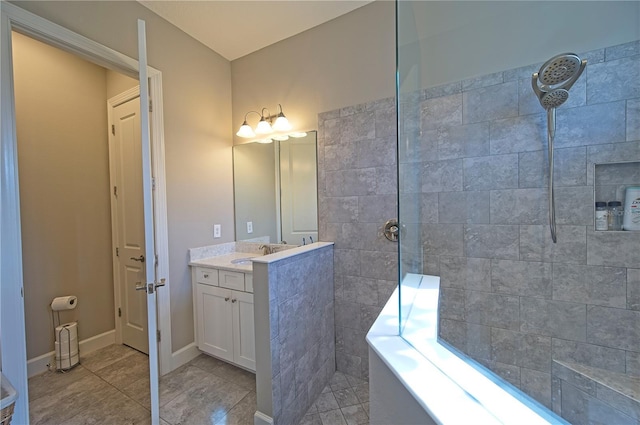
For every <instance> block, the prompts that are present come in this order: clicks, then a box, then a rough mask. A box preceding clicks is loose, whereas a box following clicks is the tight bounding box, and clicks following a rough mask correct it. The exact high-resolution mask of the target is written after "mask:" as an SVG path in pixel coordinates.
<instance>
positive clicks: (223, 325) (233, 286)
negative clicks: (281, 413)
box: [192, 267, 256, 371]
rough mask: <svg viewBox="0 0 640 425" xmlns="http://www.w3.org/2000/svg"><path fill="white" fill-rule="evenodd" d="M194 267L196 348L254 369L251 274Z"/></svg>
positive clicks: (254, 350)
mask: <svg viewBox="0 0 640 425" xmlns="http://www.w3.org/2000/svg"><path fill="white" fill-rule="evenodd" d="M194 269H195V270H194V272H193V273H192V276H193V279H194V282H193V286H194V304H195V317H196V328H197V343H198V348H199V349H200V350H202V351H204V352H206V353H209V354H211V355H213V356H216V357H219V358H221V359H224V360H227V361H228V362H231V363H235V364H237V365H239V366H242V367H244V368H246V369H250V370H253V371H255V370H256V359H255V352H256V349H255V330H254V323H253V293H252V292H253V283H252V275H251V274H250V273H242V272H235V271H229V270H222V269H220V270H218V269H213V268H204V267H195V268H194Z"/></svg>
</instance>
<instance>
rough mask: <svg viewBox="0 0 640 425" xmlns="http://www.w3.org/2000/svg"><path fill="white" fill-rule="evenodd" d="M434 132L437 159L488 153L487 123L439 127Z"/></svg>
mask: <svg viewBox="0 0 640 425" xmlns="http://www.w3.org/2000/svg"><path fill="white" fill-rule="evenodd" d="M435 134H436V139H437V143H438V159H455V158H466V157H472V156H483V155H489V123H478V124H469V125H457V126H451V127H441V128H438V130H437V131H436V133H435ZM425 159H426V158H425Z"/></svg>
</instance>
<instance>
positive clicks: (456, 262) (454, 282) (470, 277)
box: [440, 257, 491, 292]
mask: <svg viewBox="0 0 640 425" xmlns="http://www.w3.org/2000/svg"><path fill="white" fill-rule="evenodd" d="M440 284H441V285H442V286H443V287H452V288H460V289H472V290H476V291H487V292H488V291H490V290H491V261H490V260H488V259H485V258H468V257H440Z"/></svg>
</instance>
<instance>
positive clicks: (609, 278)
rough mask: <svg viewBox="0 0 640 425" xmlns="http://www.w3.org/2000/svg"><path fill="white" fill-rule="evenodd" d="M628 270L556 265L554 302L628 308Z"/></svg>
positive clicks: (554, 268)
mask: <svg viewBox="0 0 640 425" xmlns="http://www.w3.org/2000/svg"><path fill="white" fill-rule="evenodd" d="M626 292H627V270H626V269H624V268H621V267H602V266H585V265H578V264H562V263H555V264H554V265H553V299H554V300H560V301H571V302H579V303H584V304H593V305H601V306H608V307H618V308H625V307H626V304H627V294H626Z"/></svg>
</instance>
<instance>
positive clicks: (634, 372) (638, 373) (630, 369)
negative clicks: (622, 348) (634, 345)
mask: <svg viewBox="0 0 640 425" xmlns="http://www.w3.org/2000/svg"><path fill="white" fill-rule="evenodd" d="M626 354H627V368H626V371H627V375H630V376H635V377H636V378H640V353H635V352H633V351H627V353H626Z"/></svg>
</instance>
